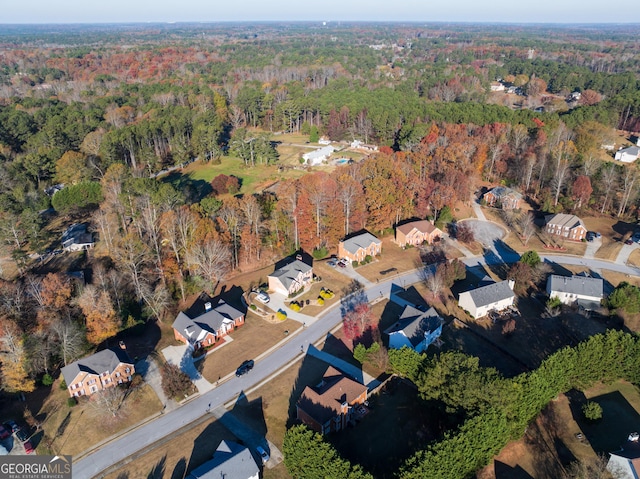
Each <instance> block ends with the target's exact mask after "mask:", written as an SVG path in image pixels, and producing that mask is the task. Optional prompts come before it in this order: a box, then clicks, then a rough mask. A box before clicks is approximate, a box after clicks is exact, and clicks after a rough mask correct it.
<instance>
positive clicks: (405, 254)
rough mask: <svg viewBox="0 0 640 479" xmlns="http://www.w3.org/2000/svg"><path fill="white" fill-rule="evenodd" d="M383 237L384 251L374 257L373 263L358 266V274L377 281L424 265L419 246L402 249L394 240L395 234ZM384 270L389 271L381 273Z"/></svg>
mask: <svg viewBox="0 0 640 479" xmlns="http://www.w3.org/2000/svg"><path fill="white" fill-rule="evenodd" d="M381 239H382V253H381V254H379V255H378V256H376V257H375V258H373V261H372V262H371V263H369V264H366V265H364V266H357V267H356V271H357V272H358V274H361V275H362V276H364V277H365V278H367V279H368V280H369V281H373V282H376V281H378V280H380V281H382V280H385V279H389V277H390V276H393V275H396V274H400V273H403V272H405V271H411V270H413V269H415V268H416V265H422V262H421V261H420V249H419V248H407V249H402V248H400V247H399V246H398V245H397V244H395V243H394V242H393V236H386V237H383V238H381ZM394 268H395V269H394ZM389 270H392V271H389ZM382 271H389V272H388V273H387V274H381V272H382Z"/></svg>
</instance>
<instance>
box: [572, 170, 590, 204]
mask: <svg viewBox="0 0 640 479" xmlns="http://www.w3.org/2000/svg"><path fill="white" fill-rule="evenodd" d="M571 192H572V196H573V199H574V200H575V202H576V209H578V210H579V209H580V208H582V206H586V205H588V204H589V198H591V193H593V188H592V187H591V180H590V179H589V177H588V176H585V175H580V176H578V177H577V178H576V179H575V181H574V182H573V186H572V187H571Z"/></svg>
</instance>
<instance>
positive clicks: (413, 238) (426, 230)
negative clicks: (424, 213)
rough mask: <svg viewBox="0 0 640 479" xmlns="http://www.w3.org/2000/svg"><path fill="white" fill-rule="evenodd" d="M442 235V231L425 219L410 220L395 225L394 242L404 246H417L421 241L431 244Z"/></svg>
mask: <svg viewBox="0 0 640 479" xmlns="http://www.w3.org/2000/svg"><path fill="white" fill-rule="evenodd" d="M441 237H442V231H440V230H439V229H438V228H436V227H435V226H433V225H432V224H431V222H429V221H427V220H420V221H411V222H409V223H405V224H403V225H399V226H396V243H397V244H398V246H400V247H402V248H404V247H405V246H406V245H408V244H409V245H413V246H418V245H421V244H422V243H428V244H432V243H434V242H436V241H438V240H439V239H440V238H441Z"/></svg>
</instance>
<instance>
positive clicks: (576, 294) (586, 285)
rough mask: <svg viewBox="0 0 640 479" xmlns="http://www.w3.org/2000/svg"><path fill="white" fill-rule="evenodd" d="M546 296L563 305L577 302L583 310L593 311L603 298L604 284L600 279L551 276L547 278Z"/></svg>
mask: <svg viewBox="0 0 640 479" xmlns="http://www.w3.org/2000/svg"><path fill="white" fill-rule="evenodd" d="M547 294H548V295H549V298H558V299H559V300H560V301H561V302H562V303H563V304H572V303H575V302H577V303H578V305H579V306H581V307H583V308H584V309H586V310H593V309H597V308H598V307H599V306H600V301H601V300H602V298H603V296H604V282H603V281H602V279H601V278H588V277H586V276H560V275H557V274H552V275H550V276H549V277H548V278H547Z"/></svg>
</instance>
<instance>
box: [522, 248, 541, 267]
mask: <svg viewBox="0 0 640 479" xmlns="http://www.w3.org/2000/svg"><path fill="white" fill-rule="evenodd" d="M520 262H521V263H524V264H528V265H529V266H531V267H532V268H535V267H536V266H538V265H539V264H540V263H541V262H542V260H541V259H540V256H539V255H538V253H537V252H536V251H534V250H530V251H526V252H525V253H523V254H522V256H521V257H520Z"/></svg>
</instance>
